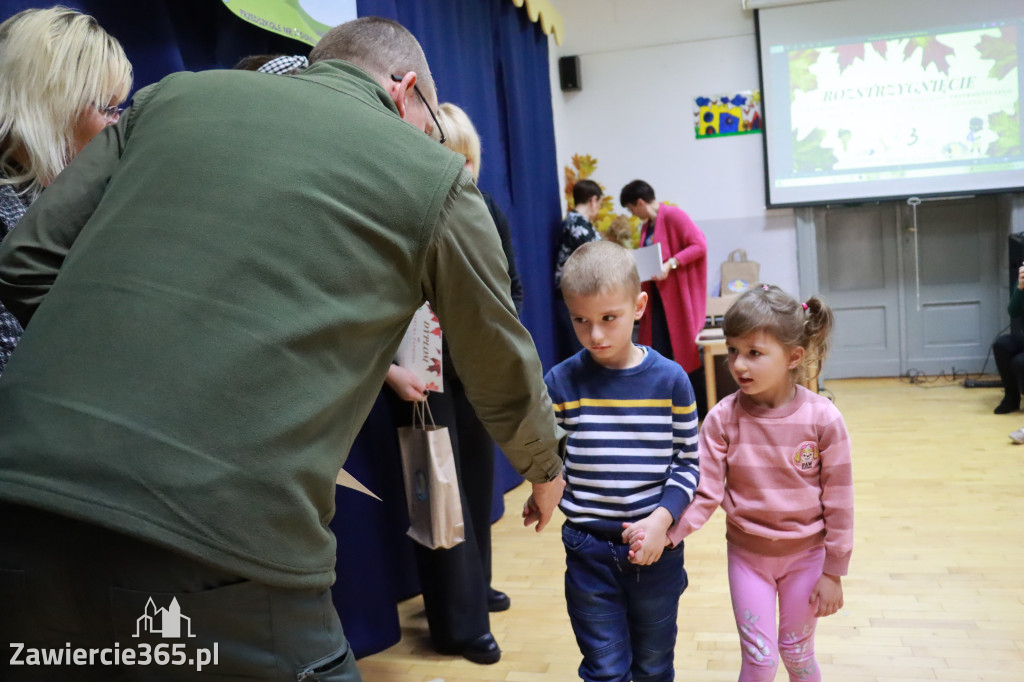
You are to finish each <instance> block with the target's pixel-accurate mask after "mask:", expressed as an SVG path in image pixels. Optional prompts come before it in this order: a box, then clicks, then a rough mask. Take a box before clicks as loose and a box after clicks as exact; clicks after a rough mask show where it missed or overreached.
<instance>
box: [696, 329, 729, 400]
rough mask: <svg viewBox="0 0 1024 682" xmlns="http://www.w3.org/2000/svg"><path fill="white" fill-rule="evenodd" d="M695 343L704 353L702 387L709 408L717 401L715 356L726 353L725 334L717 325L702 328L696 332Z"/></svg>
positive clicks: (727, 350)
mask: <svg viewBox="0 0 1024 682" xmlns="http://www.w3.org/2000/svg"><path fill="white" fill-rule="evenodd" d="M697 345H698V346H700V347H701V349H702V351H703V353H704V388H705V391H706V393H707V399H708V409H709V410H710V409H711V408H712V407H714V406H715V403H717V402H718V388H717V384H716V377H715V356H716V355H726V354H728V352H729V349H728V347H727V346H726V345H725V335H724V334H722V330H721V329H719V328H717V327H712V328H710V329H702V330H701V331H700V333H699V334H697Z"/></svg>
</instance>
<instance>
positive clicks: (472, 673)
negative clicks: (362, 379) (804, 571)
mask: <svg viewBox="0 0 1024 682" xmlns="http://www.w3.org/2000/svg"><path fill="white" fill-rule="evenodd" d="M826 389H827V390H828V391H829V392H831V393H832V395H834V397H835V401H836V404H837V405H838V407H839V409H840V410H841V411H842V413H843V415H844V417H845V418H846V421H847V424H848V426H849V428H850V432H851V434H852V437H853V443H854V472H855V478H856V505H857V507H856V544H855V547H854V553H853V562H852V564H851V566H850V575H849V576H848V578H847V579H846V580H844V590H845V597H846V607H845V608H844V609H843V610H842V611H840V612H839V613H838V614H836V615H835V616H832V617H830V618H826V619H823V620H822V621H820V623H819V626H818V635H817V645H816V646H817V650H818V661H819V663H820V664H821V668H822V673H823V677H824V679H825V680H828V681H840V682H847V681H848V682H883V681H884V682H897V681H907V682H909V681H911V680H962V681H964V682H981V681H987V680H1005V681H1006V682H1021V681H1024V603H1022V602H1024V445H1020V446H1016V445H1013V444H1012V443H1011V442H1010V440H1009V439H1008V438H1007V434H1008V433H1009V432H1010V431H1012V430H1014V429H1017V428H1019V427H1021V426H1022V425H1024V413H1016V414H1011V415H1002V416H997V415H994V414H992V408H993V407H995V405H996V404H997V403H998V402H999V397H1000V392H999V391H998V390H996V389H965V388H963V387H962V386H960V385H959V384H954V383H951V382H945V381H939V382H935V383H932V384H926V385H911V384H909V383H906V382H905V381H902V380H898V379H857V380H851V379H848V380H841V381H839V380H837V381H830V382H827V383H826ZM525 495H526V488H525V487H521V488H519V489H517V490H513V491H512V492H511V493H509V494H508V496H507V497H506V500H505V502H506V506H507V513H506V516H505V518H503V519H502V520H501V521H500V522H499V523H498V524H496V525H495V526H494V585H495V587H497V588H499V589H502V590H505V591H506V592H508V593H509V595H510V596H511V597H512V609H511V610H510V611H507V612H505V613H499V614H493V615H492V617H491V629H492V631H493V632H494V635H495V637H496V638H497V639H498V642H499V643H500V645H501V647H502V650H503V651H504V654H503V656H502V659H501V662H499V663H497V664H496V665H492V666H478V665H474V664H472V663H469V662H467V661H465V660H463V659H461V658H454V657H446V656H439V655H437V654H434V653H433V652H432V651H431V650H430V647H429V644H428V641H427V629H426V627H427V626H426V620H425V618H424V616H423V605H422V601H421V600H420V599H419V598H416V599H412V600H409V601H408V602H406V603H404V604H403V605H402V606H401V615H402V624H403V639H402V641H401V642H400V643H398V644H397V645H395V646H393V647H391V648H390V649H388V650H387V651H384V652H381V653H379V654H376V655H374V656H370V657H368V658H365V659H363V660H361V661H360V662H359V667H360V669H361V670H362V672H363V676H364V677H365V679H366V681H367V682H428V681H435V682H439V681H446V682H452V681H455V680H475V681H478V682H485V681H491V680H504V681H508V682H542V681H543V682H556V681H557V682H568V681H571V680H574V679H578V678H577V676H576V666H577V665H578V662H579V652H578V650H577V648H576V643H575V640H574V639H573V636H572V630H571V628H570V627H569V621H568V617H567V616H566V613H565V601H564V597H563V594H562V573H563V570H564V556H563V550H562V546H561V541H560V536H559V529H558V526H559V524H560V519H559V521H558V522H557V523H556V522H552V524H551V526H550V527H549V528H548V529H547V530H545V531H544V532H543V533H541V534H540V535H539V536H538V535H536V534H535V533H533V532H532V531H527V530H525V529H523V528H522V526H521V525H520V522H519V518H518V517H519V513H518V512H519V510H520V509H521V507H522V501H523V498H524V496H525ZM723 533H724V526H723V517H722V512H721V511H719V512H716V514H715V516H714V517H713V518H712V520H711V521H710V522H709V523H708V525H707V526H706V527H705V528H704V529H702V530H701V531H699V532H698V533H696V534H695V535H694V536H693V537H692V538H691V539H688V540H687V548H686V568H687V571H688V572H689V576H690V587H689V589H687V591H686V593H685V594H684V595H683V597H682V600H681V601H680V608H679V637H678V641H677V645H676V657H675V664H676V679H678V680H696V681H698V682H703V681H705V680H735V679H736V677H737V674H738V671H739V650H738V644H737V641H738V640H737V636H736V632H735V627H734V624H733V620H732V613H731V608H730V605H729V590H728V584H727V579H726V571H725V551H724V550H725V541H724V537H723ZM786 679H788V677H787V676H786V674H785V672H784V669H781V666H780V671H779V674H778V676H777V677H776V681H777V682H778V681H779V680H786Z"/></svg>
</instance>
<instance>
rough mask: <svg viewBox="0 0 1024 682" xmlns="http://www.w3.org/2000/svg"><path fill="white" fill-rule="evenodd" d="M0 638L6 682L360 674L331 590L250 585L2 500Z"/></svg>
mask: <svg viewBox="0 0 1024 682" xmlns="http://www.w3.org/2000/svg"><path fill="white" fill-rule="evenodd" d="M0 643H2V646H3V647H5V649H4V653H3V655H0V680H4V682H20V681H22V680H24V681H25V682H51V681H53V682H57V681H61V682H63V681H64V680H67V681H69V682H71V681H74V682H92V681H93V680H95V681H97V682H100V681H102V682H113V681H128V680H131V681H135V680H160V681H163V680H197V679H198V680H202V679H204V678H206V677H210V678H213V679H218V680H220V679H230V680H280V681H282V682H284V681H289V682H290V681H298V680H301V681H303V682H314V681H316V680H320V681H325V682H359V681H360V680H361V679H362V678H361V677H360V675H359V671H358V670H357V669H356V664H355V657H354V656H353V654H352V651H351V650H350V648H349V645H348V641H347V640H346V639H345V635H344V633H343V632H342V629H341V621H340V620H339V619H338V614H337V611H336V610H335V608H334V604H333V602H332V601H331V593H330V590H329V589H289V588H281V587H274V586H270V585H264V584H260V583H256V582H253V581H251V580H245V579H244V578H240V577H238V576H236V575H232V574H230V573H226V572H224V571H222V570H220V569H218V568H215V567H212V566H208V565H206V564H203V563H200V562H198V561H195V560H193V559H191V558H189V557H186V556H184V555H181V554H178V553H176V552H173V551H171V550H167V549H163V548H161V547H157V546H156V545H152V544H149V543H147V542H143V541H141V540H137V539H135V538H132V537H129V536H127V535H122V534H120V533H116V532H113V531H110V530H107V529H104V528H101V527H100V526H96V525H92V524H89V523H83V522H80V521H76V520H74V519H71V518H68V517H64V516H59V515H56V514H50V513H48V512H44V511H41V510H37V509H33V508H31V507H24V506H19V505H11V504H0ZM11 645H15V646H11ZM19 647H20V649H19ZM12 657H13V659H14V660H13V661H12ZM57 657H59V659H58V658H57ZM40 661H48V662H49V665H38V663H39V662H40ZM19 662H20V663H21V664H19ZM33 662H35V663H36V664H32V663H33ZM143 662H145V663H146V664H143Z"/></svg>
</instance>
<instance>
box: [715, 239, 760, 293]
mask: <svg viewBox="0 0 1024 682" xmlns="http://www.w3.org/2000/svg"><path fill="white" fill-rule="evenodd" d="M760 276H761V264H760V263H758V262H757V261H752V260H747V252H746V251H745V250H743V249H733V250H732V251H731V252H730V253H729V258H728V259H727V260H726V261H725V262H724V263H722V295H723V296H726V295H728V294H738V293H740V292H741V291H746V290H747V289H749V288H750V285H751V284H753V283H754V282H756V281H758V279H759V278H760Z"/></svg>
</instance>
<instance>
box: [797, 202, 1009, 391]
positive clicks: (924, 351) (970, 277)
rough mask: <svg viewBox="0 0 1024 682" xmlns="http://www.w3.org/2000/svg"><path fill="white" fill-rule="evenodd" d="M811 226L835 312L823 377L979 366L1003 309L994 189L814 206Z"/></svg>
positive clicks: (820, 275) (821, 281)
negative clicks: (972, 194)
mask: <svg viewBox="0 0 1024 682" xmlns="http://www.w3.org/2000/svg"><path fill="white" fill-rule="evenodd" d="M915 212H916V222H915ZM813 223H814V233H815V240H816V246H815V249H816V254H815V255H816V261H817V290H818V291H819V292H820V293H821V294H822V295H823V296H825V298H826V300H827V301H828V302H829V304H830V305H831V306H832V308H833V311H834V312H835V316H836V333H835V340H834V345H833V348H832V352H831V354H830V357H829V360H828V362H827V363H826V366H825V373H824V375H825V377H826V378H842V377H868V376H899V375H903V374H906V373H908V372H920V373H924V374H927V375H931V376H934V375H937V374H939V373H941V372H946V373H947V374H949V373H950V372H951V371H952V370H954V369H955V370H956V371H957V372H978V371H980V370H981V368H982V366H983V364H984V362H985V358H986V356H987V354H988V350H989V347H990V346H991V343H992V339H993V337H994V336H995V334H996V333H997V332H998V331H999V329H1000V328H1001V326H1002V325H1003V324H1004V319H1003V318H1005V316H1006V315H1005V300H1006V298H1005V295H1004V294H1003V292H1002V290H1003V289H1004V288H1005V280H1006V277H1007V274H1006V273H1007V266H1006V264H1005V263H1004V262H1003V261H1004V258H1003V257H1002V255H1001V254H1003V253H1005V250H1004V246H1005V245H1003V244H1002V241H1005V237H1003V236H1002V235H1004V234H1005V232H1006V230H1005V229H1003V228H1002V227H1001V223H1000V220H998V219H997V210H996V199H995V197H994V196H992V195H988V196H980V197H976V198H964V199H948V200H933V201H925V202H923V203H921V204H920V205H918V206H917V207H916V210H915V208H914V207H912V206H910V205H908V204H907V203H905V202H886V203H878V204H865V205H860V206H840V207H827V208H816V209H814V210H813ZM990 364H991V363H990Z"/></svg>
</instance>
